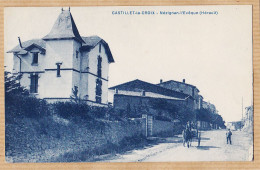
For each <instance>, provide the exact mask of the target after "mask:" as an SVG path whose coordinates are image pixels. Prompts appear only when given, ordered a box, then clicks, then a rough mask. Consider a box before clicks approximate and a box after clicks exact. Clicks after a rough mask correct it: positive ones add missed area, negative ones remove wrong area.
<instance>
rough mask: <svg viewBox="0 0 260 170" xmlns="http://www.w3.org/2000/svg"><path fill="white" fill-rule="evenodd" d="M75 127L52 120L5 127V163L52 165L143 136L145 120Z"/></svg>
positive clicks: (50, 118) (22, 120)
mask: <svg viewBox="0 0 260 170" xmlns="http://www.w3.org/2000/svg"><path fill="white" fill-rule="evenodd" d="M89 123H91V122H85V123H80V124H76V123H74V122H71V121H69V122H66V123H64V122H63V123H62V121H55V120H54V119H53V118H52V117H45V118H44V119H42V120H35V119H28V118H26V119H24V118H22V119H19V120H16V122H14V124H7V125H6V161H8V162H53V161H55V160H56V158H59V157H60V156H62V155H64V154H65V155H66V154H67V153H72V152H73V153H77V152H83V151H84V152H90V151H93V150H99V149H100V148H104V147H106V145H109V144H110V145H111V144H114V145H119V144H120V141H122V140H123V139H124V138H127V137H140V136H144V135H145V129H144V126H143V125H144V124H145V119H134V120H128V121H106V122H102V123H101V124H99V123H96V122H92V123H91V124H89Z"/></svg>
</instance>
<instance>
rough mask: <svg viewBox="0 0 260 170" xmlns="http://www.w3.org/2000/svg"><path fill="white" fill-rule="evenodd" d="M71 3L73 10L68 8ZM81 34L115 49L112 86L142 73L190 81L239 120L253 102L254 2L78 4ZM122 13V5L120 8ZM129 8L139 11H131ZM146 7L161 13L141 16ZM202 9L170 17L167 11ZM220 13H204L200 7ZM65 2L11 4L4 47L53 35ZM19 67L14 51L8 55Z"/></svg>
mask: <svg viewBox="0 0 260 170" xmlns="http://www.w3.org/2000/svg"><path fill="white" fill-rule="evenodd" d="M64 9H68V8H67V7H64ZM70 11H71V13H72V16H73V19H74V21H75V23H76V26H77V28H78V30H79V33H80V35H81V36H91V35H98V36H100V37H101V38H103V39H104V40H105V41H106V42H107V43H108V44H109V47H110V50H111V52H112V55H113V57H114V60H115V63H112V64H110V68H109V87H112V86H114V85H118V84H121V83H124V82H128V81H131V80H135V79H140V80H143V81H147V82H150V83H155V84H157V83H159V81H160V79H163V81H167V80H176V81H182V79H185V80H186V83H188V84H192V85H195V86H196V87H197V88H198V89H199V90H200V94H201V95H202V96H203V97H204V101H207V102H210V103H212V104H214V105H215V106H216V108H217V110H218V111H219V114H220V115H221V116H222V117H223V118H224V120H225V121H227V122H228V121H237V120H240V119H241V116H242V98H243V106H244V107H246V106H249V105H251V103H252V102H253V101H252V76H253V75H252V7H251V6H249V5H239V6H238V5H237V6H232V5H227V6H221V5H218V6H170V7H166V6H164V7H163V6H161V7H71V9H70ZM116 11H120V12H117V13H120V14H113V13H115V12H116ZM129 11H135V12H140V13H141V14H140V15H127V14H123V13H127V12H129ZM145 11H150V12H154V14H153V15H152V14H150V15H142V12H144V13H145ZM180 11H185V13H188V12H189V11H190V12H198V15H190V14H185V15H184V14H176V15H163V14H160V12H180ZM212 11H213V12H215V14H202V15H200V12H212ZM60 12H61V7H51V8H50V7H37V8H33V7H15V8H14V7H8V8H5V13H4V15H5V18H4V19H5V20H4V29H5V30H4V33H5V34H4V36H5V37H4V49H5V52H6V51H8V50H10V49H12V48H13V47H14V46H16V45H17V44H18V39H17V37H18V36H20V37H21V41H22V42H23V41H26V40H30V39H33V38H42V37H44V36H45V35H47V34H48V33H49V32H50V30H51V28H52V26H53V24H54V22H55V21H56V19H57V17H58V15H59V14H60ZM4 57H5V58H4V60H5V66H7V67H6V69H7V70H12V54H7V53H5V56H4Z"/></svg>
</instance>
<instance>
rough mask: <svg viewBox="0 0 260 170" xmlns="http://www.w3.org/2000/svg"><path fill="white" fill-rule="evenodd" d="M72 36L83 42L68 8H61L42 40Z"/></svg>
mask: <svg viewBox="0 0 260 170" xmlns="http://www.w3.org/2000/svg"><path fill="white" fill-rule="evenodd" d="M65 38H74V39H76V40H77V41H79V42H83V43H84V41H83V39H82V38H81V36H80V34H79V31H78V29H77V27H76V24H75V22H74V20H73V17H72V15H71V13H70V11H69V10H62V12H61V14H60V15H59V17H58V18H57V20H56V22H55V24H54V25H53V27H52V29H51V31H50V33H49V34H47V35H46V36H45V37H43V40H51V39H65Z"/></svg>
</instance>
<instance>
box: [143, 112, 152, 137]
mask: <svg viewBox="0 0 260 170" xmlns="http://www.w3.org/2000/svg"><path fill="white" fill-rule="evenodd" d="M142 118H145V119H146V121H145V131H146V137H150V136H152V135H153V116H152V115H142Z"/></svg>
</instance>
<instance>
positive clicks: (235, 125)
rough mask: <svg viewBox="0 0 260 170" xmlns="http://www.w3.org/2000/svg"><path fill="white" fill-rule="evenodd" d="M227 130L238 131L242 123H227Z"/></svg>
mask: <svg viewBox="0 0 260 170" xmlns="http://www.w3.org/2000/svg"><path fill="white" fill-rule="evenodd" d="M226 127H227V129H231V130H238V129H241V128H242V121H235V122H227V125H226Z"/></svg>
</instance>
